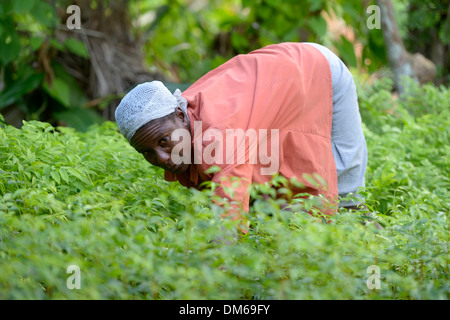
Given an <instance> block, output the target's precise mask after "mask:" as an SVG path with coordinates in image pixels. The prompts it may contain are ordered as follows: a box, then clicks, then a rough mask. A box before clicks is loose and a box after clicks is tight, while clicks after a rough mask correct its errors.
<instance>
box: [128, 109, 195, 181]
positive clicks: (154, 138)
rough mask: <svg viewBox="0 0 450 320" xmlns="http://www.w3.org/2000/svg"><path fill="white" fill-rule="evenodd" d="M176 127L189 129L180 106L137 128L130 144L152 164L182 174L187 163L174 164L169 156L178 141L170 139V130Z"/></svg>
mask: <svg viewBox="0 0 450 320" xmlns="http://www.w3.org/2000/svg"><path fill="white" fill-rule="evenodd" d="M176 129H186V130H188V131H190V125H189V121H188V118H187V116H186V114H185V113H184V112H183V110H181V109H180V108H177V109H176V110H175V111H174V112H173V113H172V114H169V115H167V116H165V117H163V118H160V119H155V120H152V121H150V122H148V123H147V124H145V125H144V126H142V127H141V128H139V130H137V131H136V133H135V134H134V136H133V138H132V139H131V141H130V144H131V145H132V146H133V147H134V148H135V149H136V151H137V152H139V153H141V154H142V155H143V156H144V158H145V159H146V160H147V161H148V162H150V163H151V164H152V165H154V166H158V167H161V168H163V169H164V170H167V171H170V172H172V173H175V174H183V173H185V172H186V171H187V170H188V169H189V164H186V163H180V164H175V163H174V162H173V161H172V156H171V154H172V149H173V147H174V146H175V145H176V144H178V143H179V141H172V140H171V135H172V132H173V131H174V130H176ZM180 156H182V155H180Z"/></svg>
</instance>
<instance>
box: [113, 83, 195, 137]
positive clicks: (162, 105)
mask: <svg viewBox="0 0 450 320" xmlns="http://www.w3.org/2000/svg"><path fill="white" fill-rule="evenodd" d="M177 107H180V108H181V109H182V110H183V111H184V113H185V114H186V116H187V101H186V99H185V98H183V97H182V96H181V91H180V90H179V89H176V90H175V92H174V93H173V95H172V94H171V93H170V91H169V89H167V88H166V86H165V85H164V84H163V83H162V82H161V81H152V82H145V83H142V84H139V85H137V86H136V87H135V88H134V89H133V90H131V91H130V92H129V93H128V94H127V95H125V97H123V99H122V101H120V104H119V106H118V107H117V109H116V112H115V116H116V122H117V125H118V127H119V130H120V132H121V133H122V134H123V135H124V136H125V138H126V139H127V140H128V141H131V138H133V136H134V134H135V133H136V131H137V130H138V129H139V128H140V127H142V126H143V125H144V124H146V123H148V122H149V121H151V120H154V119H158V118H162V117H164V116H167V115H168V114H170V113H172V112H174V111H175V109H176V108H177Z"/></svg>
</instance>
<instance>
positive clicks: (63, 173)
mask: <svg viewBox="0 0 450 320" xmlns="http://www.w3.org/2000/svg"><path fill="white" fill-rule="evenodd" d="M59 174H60V175H61V178H62V179H63V180H64V181H65V182H66V183H67V184H69V183H70V179H69V175H68V174H67V170H66V169H65V168H60V169H59Z"/></svg>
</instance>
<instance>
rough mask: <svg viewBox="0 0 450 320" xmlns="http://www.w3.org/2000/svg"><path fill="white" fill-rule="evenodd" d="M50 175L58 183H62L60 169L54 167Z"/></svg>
mask: <svg viewBox="0 0 450 320" xmlns="http://www.w3.org/2000/svg"><path fill="white" fill-rule="evenodd" d="M50 175H51V176H52V178H53V179H54V180H55V181H56V182H57V183H58V184H60V183H61V177H60V176H59V173H58V171H55V169H54V168H52V171H50Z"/></svg>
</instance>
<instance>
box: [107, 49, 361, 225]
mask: <svg viewBox="0 0 450 320" xmlns="http://www.w3.org/2000/svg"><path fill="white" fill-rule="evenodd" d="M116 121H117V124H118V126H119V129H120V131H121V132H122V133H123V134H124V136H125V137H126V138H127V140H128V141H129V142H130V143H131V145H132V146H133V147H134V148H135V149H136V150H137V151H138V152H140V153H142V154H143V155H144V157H145V158H146V159H147V160H148V161H149V162H150V163H151V164H153V165H157V166H160V167H162V168H164V169H165V178H166V179H167V180H169V181H176V180H178V181H179V182H180V183H181V184H183V185H185V186H187V187H197V188H198V187H199V185H200V184H201V183H202V182H204V181H213V182H216V183H217V184H218V188H217V189H216V193H217V194H218V195H220V196H222V197H226V198H228V199H230V200H232V201H233V202H234V206H235V207H238V208H239V209H242V210H244V211H248V208H249V192H248V190H249V186H250V184H252V183H264V182H268V181H270V180H271V178H272V177H273V175H274V174H280V175H282V176H284V177H286V178H288V179H290V180H291V181H293V180H292V179H294V180H296V181H298V182H299V184H297V183H293V184H292V185H291V188H292V190H293V192H294V194H296V193H304V192H307V193H309V194H312V195H319V194H322V195H324V196H325V198H326V199H328V200H329V205H328V206H327V207H326V208H324V209H323V211H324V212H326V213H330V214H332V213H333V212H335V210H336V206H335V205H336V202H338V199H339V198H338V195H339V197H340V198H344V197H346V196H347V195H348V194H350V193H353V194H357V189H358V188H359V187H362V186H364V174H365V169H366V164H367V149H366V143H365V138H364V134H363V131H362V127H361V117H360V114H359V107H358V101H357V94H356V88H355V84H354V82H353V78H352V75H351V74H350V72H349V71H348V69H347V68H346V67H345V65H344V64H343V63H342V61H341V60H340V59H339V58H338V57H337V56H336V55H334V54H333V53H332V52H331V51H330V50H328V49H327V48H325V47H323V46H321V45H318V44H314V43H281V44H276V45H270V46H267V47H264V48H261V49H258V50H255V51H253V52H250V53H249V54H244V55H238V56H236V57H234V58H232V59H230V60H229V61H227V62H226V63H224V64H223V65H221V66H219V67H218V68H216V69H214V70H212V71H210V72H208V73H207V74H206V75H204V76H203V77H201V78H200V79H199V80H198V81H196V82H195V83H194V84H193V85H192V86H190V87H189V88H188V89H187V90H186V91H184V92H183V93H181V92H180V91H179V90H176V91H175V93H174V94H173V95H172V94H171V93H170V92H169V91H168V89H167V88H165V87H164V85H163V84H162V83H161V82H158V81H153V82H148V83H144V84H141V85H138V86H137V87H136V88H134V89H133V90H131V91H130V92H129V93H128V94H127V95H126V96H125V97H124V98H123V100H122V101H121V103H120V104H119V106H118V107H117V109H116ZM269 150H270V152H269ZM241 151H242V152H241ZM239 152H241V153H239ZM212 165H216V166H218V167H219V168H220V170H219V171H218V172H213V173H208V172H207V169H208V168H210V167H211V166H212ZM233 177H238V178H240V180H239V183H238V184H237V185H236V186H235V187H236V188H235V189H234V192H233V193H232V194H229V193H227V192H226V190H228V187H230V186H232V185H233V183H232V181H231V180H232V178H233ZM311 177H316V178H317V177H319V178H317V179H316V180H318V181H321V182H323V183H320V184H317V183H314V181H311ZM361 201H362V199H361V198H360V199H359V200H358V199H356V200H353V201H341V203H340V204H339V205H340V206H355V205H358V204H359V203H360V202H361ZM239 212H240V210H234V211H233V212H230V215H231V216H232V217H233V218H234V219H241V218H242V217H241V216H240V215H239Z"/></svg>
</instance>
